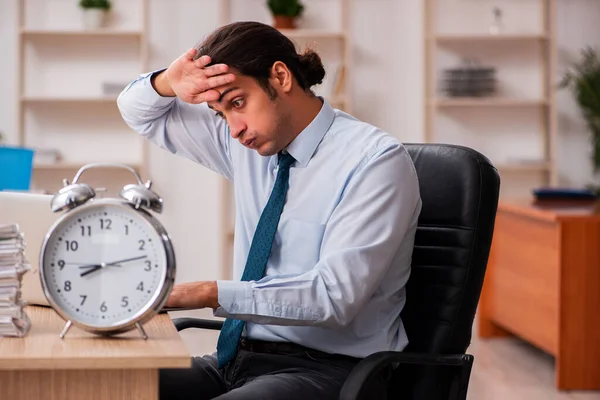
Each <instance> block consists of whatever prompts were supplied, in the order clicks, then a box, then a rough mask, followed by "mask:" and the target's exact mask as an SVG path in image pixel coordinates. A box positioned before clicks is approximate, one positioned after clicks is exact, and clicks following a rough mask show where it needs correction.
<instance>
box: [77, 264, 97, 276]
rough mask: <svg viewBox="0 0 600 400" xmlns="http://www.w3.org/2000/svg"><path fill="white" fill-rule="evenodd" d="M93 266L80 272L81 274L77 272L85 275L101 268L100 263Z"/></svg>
mask: <svg viewBox="0 0 600 400" xmlns="http://www.w3.org/2000/svg"><path fill="white" fill-rule="evenodd" d="M92 267H93V268H90V269H89V270H87V271H85V272H82V273H81V274H79V275H80V276H86V275H87V274H91V273H92V272H94V271H98V270H99V269H102V265H94V266H92Z"/></svg>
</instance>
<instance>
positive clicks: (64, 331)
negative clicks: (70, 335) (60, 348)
mask: <svg viewBox="0 0 600 400" xmlns="http://www.w3.org/2000/svg"><path fill="white" fill-rule="evenodd" d="M71 325H73V323H72V322H71V320H68V321H67V323H66V324H65V327H64V328H63V330H62V332H61V333H60V338H61V339H64V337H65V335H66V334H67V332H68V331H69V329H71Z"/></svg>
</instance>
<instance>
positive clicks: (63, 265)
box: [58, 260, 65, 271]
mask: <svg viewBox="0 0 600 400" xmlns="http://www.w3.org/2000/svg"><path fill="white" fill-rule="evenodd" d="M64 267H65V260H58V268H60V270H61V271H62V269H63V268H64Z"/></svg>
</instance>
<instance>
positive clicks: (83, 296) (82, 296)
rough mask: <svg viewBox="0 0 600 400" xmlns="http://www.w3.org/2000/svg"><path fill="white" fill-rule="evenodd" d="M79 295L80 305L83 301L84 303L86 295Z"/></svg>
mask: <svg viewBox="0 0 600 400" xmlns="http://www.w3.org/2000/svg"><path fill="white" fill-rule="evenodd" d="M79 297H81V304H80V305H81V306H82V305H83V303H85V299H87V295H86V294H80V295H79Z"/></svg>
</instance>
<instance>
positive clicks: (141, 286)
mask: <svg viewBox="0 0 600 400" xmlns="http://www.w3.org/2000/svg"><path fill="white" fill-rule="evenodd" d="M136 289H137V290H139V291H140V292H143V291H144V282H140V284H139V285H137V287H136Z"/></svg>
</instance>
